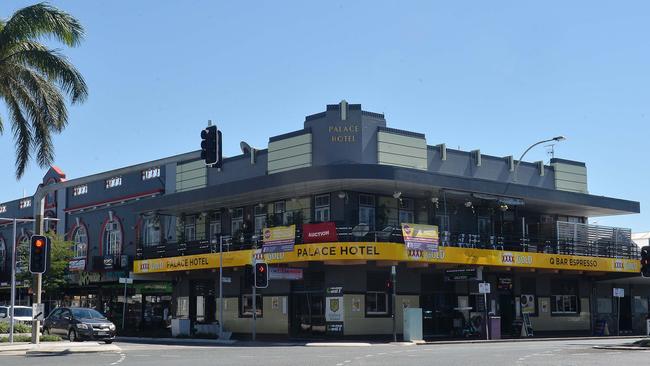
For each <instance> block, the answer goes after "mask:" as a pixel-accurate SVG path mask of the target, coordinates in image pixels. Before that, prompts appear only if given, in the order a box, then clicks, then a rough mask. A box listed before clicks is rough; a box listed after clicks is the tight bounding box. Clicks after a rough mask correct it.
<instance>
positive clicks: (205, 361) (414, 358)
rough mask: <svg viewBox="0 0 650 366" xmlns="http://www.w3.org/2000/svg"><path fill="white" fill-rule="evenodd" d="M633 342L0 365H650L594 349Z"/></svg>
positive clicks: (249, 352) (4, 360)
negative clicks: (600, 346) (596, 346)
mask: <svg viewBox="0 0 650 366" xmlns="http://www.w3.org/2000/svg"><path fill="white" fill-rule="evenodd" d="M629 341H630V340H625V341H617V340H614V341H613V340H583V341H575V340H573V341H532V342H508V343H487V344H437V345H436V344H434V345H421V346H403V345H388V344H382V345H372V346H365V347H305V346H266V347H249V346H230V347H216V346H205V347H203V346H177V345H151V344H133V343H117V345H118V346H119V347H120V348H121V351H118V352H110V353H108V352H107V353H94V354H67V355H57V356H29V357H25V356H2V355H0V365H11V366H21V365H48V366H58V365H61V366H70V365H78V366H85V365H88V366H90V365H92V366H95V365H97V366H129V365H138V366H149V365H151V366H167V365H190V366H203V365H210V366H217V365H228V366H239V365H255V364H258V365H265V366H276V365H277V366H285V365H314V366H321V365H323V366H357V365H364V366H371V365H377V366H379V365H400V364H402V365H405V366H406V365H408V366H416V365H458V366H469V365H481V366H488V365H498V366H504V365H607V366H611V365H625V364H627V365H634V364H639V365H643V364H648V361H647V360H648V359H650V350H648V351H614V350H598V349H594V348H593V346H594V345H603V344H620V343H623V342H629Z"/></svg>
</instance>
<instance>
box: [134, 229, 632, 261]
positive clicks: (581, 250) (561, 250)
mask: <svg viewBox="0 0 650 366" xmlns="http://www.w3.org/2000/svg"><path fill="white" fill-rule="evenodd" d="M565 224H570V225H565ZM571 230H573V231H571ZM608 230H609V231H608ZM336 231H337V237H338V241H342V242H390V243H404V238H403V237H402V230H401V228H399V227H392V226H388V227H385V228H384V229H382V230H372V229H371V228H369V227H368V226H367V225H363V224H362V225H356V226H349V225H337V226H336ZM571 232H573V233H574V234H573V235H572V236H570V235H569V234H570V233H571ZM260 238H261V236H260V235H254V234H243V235H238V236H237V237H234V238H233V237H232V236H229V235H223V240H224V251H234V250H246V249H251V248H260V247H261V246H262V241H261V239H260ZM219 240H220V238H219V237H216V238H214V239H212V240H207V239H204V238H202V239H199V240H190V241H179V242H173V241H169V242H165V243H151V244H148V245H144V244H143V243H139V244H138V246H137V253H136V258H137V259H147V258H164V257H175V256H185V255H194V254H204V253H218V252H219ZM296 244H297V245H300V244H303V241H302V230H301V227H300V226H296ZM439 245H440V246H443V247H460V248H476V249H492V250H504V251H518V252H533V253H549V254H566V255H578V256H591V257H609V258H628V259H636V258H639V249H638V247H637V246H636V245H635V244H634V243H633V242H632V240H631V231H630V229H623V228H607V230H606V229H604V228H603V227H595V225H585V224H572V223H560V222H558V224H557V232H555V233H548V234H546V235H541V234H540V235H527V236H526V237H522V236H521V235H517V234H514V235H488V234H475V233H463V232H449V231H440V235H439Z"/></svg>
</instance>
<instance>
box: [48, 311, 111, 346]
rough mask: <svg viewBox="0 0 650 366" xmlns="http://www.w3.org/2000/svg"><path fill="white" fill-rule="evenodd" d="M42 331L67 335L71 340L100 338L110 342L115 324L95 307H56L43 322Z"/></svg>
mask: <svg viewBox="0 0 650 366" xmlns="http://www.w3.org/2000/svg"><path fill="white" fill-rule="evenodd" d="M43 333H44V334H56V335H59V336H62V337H68V339H69V340H70V341H71V342H77V341H84V340H100V341H104V342H106V343H112V342H113V340H114V339H115V324H113V323H112V322H111V321H110V320H108V319H106V317H105V316H104V315H103V314H102V313H100V312H99V311H97V310H95V309H88V308H56V309H54V310H53V311H52V312H51V313H50V315H49V316H48V317H47V318H46V319H45V321H44V322H43Z"/></svg>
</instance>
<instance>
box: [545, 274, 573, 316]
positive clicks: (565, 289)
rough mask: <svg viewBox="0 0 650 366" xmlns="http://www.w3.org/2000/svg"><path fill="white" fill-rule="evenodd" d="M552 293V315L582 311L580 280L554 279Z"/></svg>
mask: <svg viewBox="0 0 650 366" xmlns="http://www.w3.org/2000/svg"><path fill="white" fill-rule="evenodd" d="M551 293H552V295H551V315H562V314H577V313H579V312H580V303H579V297H578V281H572V280H563V281H552V282H551Z"/></svg>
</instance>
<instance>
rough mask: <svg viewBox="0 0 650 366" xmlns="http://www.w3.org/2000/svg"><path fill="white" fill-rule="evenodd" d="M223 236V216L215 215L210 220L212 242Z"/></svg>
mask: <svg viewBox="0 0 650 366" xmlns="http://www.w3.org/2000/svg"><path fill="white" fill-rule="evenodd" d="M218 235H221V214H219V213H215V214H214V215H213V216H212V220H210V240H216V238H217V236H218Z"/></svg>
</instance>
